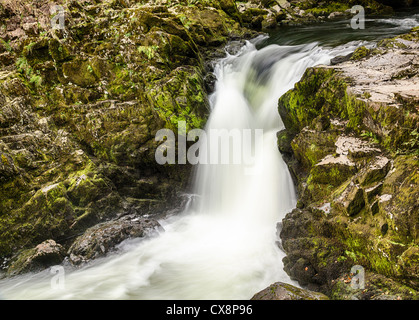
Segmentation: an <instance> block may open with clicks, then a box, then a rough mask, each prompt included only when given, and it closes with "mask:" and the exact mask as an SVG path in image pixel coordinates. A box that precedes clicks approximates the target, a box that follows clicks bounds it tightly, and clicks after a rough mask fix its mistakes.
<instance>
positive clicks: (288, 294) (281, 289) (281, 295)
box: [250, 282, 329, 300]
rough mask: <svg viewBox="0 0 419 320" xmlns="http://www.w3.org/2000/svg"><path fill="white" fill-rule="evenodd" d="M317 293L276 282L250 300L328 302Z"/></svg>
mask: <svg viewBox="0 0 419 320" xmlns="http://www.w3.org/2000/svg"><path fill="white" fill-rule="evenodd" d="M328 299H329V298H328V297H327V296H326V295H324V294H322V293H319V292H313V291H309V290H306V289H301V288H297V287H295V286H293V285H290V284H288V283H282V282H276V283H274V284H272V285H270V286H269V287H267V288H266V289H264V290H262V291H260V292H258V293H256V294H255V295H254V296H253V297H252V298H251V299H250V300H328Z"/></svg>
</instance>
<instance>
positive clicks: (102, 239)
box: [68, 216, 162, 265]
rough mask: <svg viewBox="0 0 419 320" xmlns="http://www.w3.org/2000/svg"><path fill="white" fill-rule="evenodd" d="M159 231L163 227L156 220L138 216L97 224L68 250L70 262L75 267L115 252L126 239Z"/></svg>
mask: <svg viewBox="0 0 419 320" xmlns="http://www.w3.org/2000/svg"><path fill="white" fill-rule="evenodd" d="M159 230H162V227H161V226H160V224H159V223H158V222H157V221H156V220H154V219H150V218H142V217H136V216H124V217H122V218H120V219H118V220H114V221H108V222H103V223H100V224H97V225H95V226H93V227H91V228H89V229H87V230H86V232H85V233H84V234H83V235H81V236H80V237H78V238H77V239H76V240H75V241H74V243H73V244H72V245H71V247H70V249H69V250H68V256H69V261H70V262H71V263H72V264H74V265H79V264H80V263H85V262H88V261H90V260H92V259H96V258H98V257H101V256H104V255H106V254H107V253H109V252H111V251H113V250H115V247H116V246H117V245H118V244H120V243H121V242H122V241H124V240H126V239H133V238H140V237H145V236H147V235H152V234H153V233H156V232H158V231H159Z"/></svg>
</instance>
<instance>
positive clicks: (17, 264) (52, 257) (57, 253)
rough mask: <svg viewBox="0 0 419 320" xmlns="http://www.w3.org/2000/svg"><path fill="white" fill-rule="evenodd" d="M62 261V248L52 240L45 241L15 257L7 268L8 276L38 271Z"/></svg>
mask: <svg viewBox="0 0 419 320" xmlns="http://www.w3.org/2000/svg"><path fill="white" fill-rule="evenodd" d="M63 259H64V247H63V246H61V245H60V244H57V243H56V242H55V241H54V240H46V241H44V242H42V243H41V244H39V245H37V246H36V247H35V248H33V249H27V250H24V251H22V252H21V253H19V254H18V255H17V258H15V259H14V260H13V261H12V262H11V264H10V267H9V268H8V271H7V274H8V275H9V276H13V275H17V274H21V273H23V272H28V271H39V270H42V269H45V268H47V267H50V266H53V265H57V264H60V263H61V262H62V261H63Z"/></svg>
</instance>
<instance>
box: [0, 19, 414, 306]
mask: <svg viewBox="0 0 419 320" xmlns="http://www.w3.org/2000/svg"><path fill="white" fill-rule="evenodd" d="M407 19H410V20H407ZM412 19H413V20H415V21H416V25H418V15H413V16H412V15H409V17H407V18H406V17H405V16H403V15H400V16H396V17H392V18H391V19H385V18H383V19H381V20H382V21H378V19H377V20H373V22H374V23H375V24H376V28H375V29H374V28H371V29H368V30H367V31H364V30H359V31H358V33H356V32H355V31H354V30H351V29H350V28H349V29H350V30H348V27H347V26H346V24H347V21H346V22H334V23H329V24H323V25H319V26H308V27H297V28H294V29H283V30H282V31H279V32H277V33H276V34H272V35H270V37H259V38H257V39H254V40H252V41H248V42H246V45H245V46H243V47H242V48H241V49H240V51H239V52H238V53H237V54H236V55H227V57H226V58H224V59H222V60H220V61H219V62H218V64H217V66H216V70H215V72H216V76H217V83H216V88H215V92H214V94H213V95H212V96H211V97H210V104H211V108H212V110H211V114H210V118H209V119H208V122H207V127H206V128H205V130H206V132H207V133H210V132H212V131H216V130H222V129H224V130H227V131H228V132H229V133H231V132H233V130H235V132H238V137H239V138H242V140H241V141H242V142H243V141H244V143H248V144H250V145H251V148H249V150H250V151H251V152H250V155H249V156H248V157H247V159H245V157H241V158H240V159H239V160H240V161H236V162H237V163H230V164H199V165H197V168H196V169H197V170H196V173H195V175H194V178H195V181H194V195H193V196H191V199H193V201H192V200H191V203H189V205H188V206H187V207H186V208H185V210H184V212H183V213H182V214H180V215H177V216H172V217H169V218H166V219H163V220H161V221H160V223H161V225H162V226H163V228H164V231H162V232H159V234H157V235H154V236H151V237H149V238H146V239H134V240H129V241H125V242H124V243H123V244H122V245H120V251H119V253H117V254H112V255H110V256H109V257H105V258H102V259H98V260H97V261H95V262H94V263H92V264H91V265H89V266H87V267H84V268H82V269H80V270H73V269H71V268H69V267H66V269H65V276H64V278H63V279H64V283H63V286H62V287H56V286H52V285H51V278H52V275H51V273H50V272H49V270H46V271H44V272H41V273H38V274H27V275H24V276H19V277H14V278H11V279H5V280H2V281H0V296H1V297H2V298H5V299H249V298H251V297H252V296H253V294H255V293H256V292H258V291H259V290H261V289H264V288H265V287H267V286H269V285H270V284H272V283H274V282H277V281H283V282H288V283H293V282H292V281H291V280H290V279H289V277H288V276H287V274H286V273H285V272H284V271H283V265H282V258H283V257H284V255H285V254H284V253H283V252H282V251H281V250H280V249H279V247H278V245H277V241H278V240H279V239H278V235H277V233H276V223H277V222H279V221H281V219H283V217H284V216H285V214H286V213H287V212H289V211H290V210H292V208H293V207H294V206H295V204H296V197H295V191H294V187H293V184H292V180H291V178H290V175H289V172H288V169H287V166H286V164H285V163H284V161H283V160H282V157H281V154H280V153H279V152H278V149H277V144H276V133H277V132H278V131H279V130H281V129H283V128H284V126H283V124H282V121H281V119H280V117H279V115H278V111H277V101H278V98H279V97H280V96H281V95H282V94H284V93H285V92H286V91H288V90H289V89H291V88H293V86H294V84H295V83H296V82H297V81H298V80H299V79H300V78H301V76H302V75H303V73H304V71H305V70H306V69H307V68H308V67H312V66H315V65H319V64H329V63H330V59H331V58H333V57H336V56H339V55H346V54H348V53H350V52H352V51H353V50H355V49H356V47H357V46H359V45H361V44H368V45H371V43H369V42H366V41H371V40H372V39H371V35H372V34H375V35H377V33H380V36H386V37H389V36H391V35H392V34H397V33H402V32H404V31H407V30H408V29H409V28H410V27H412V25H411V24H414V23H413V22H412ZM377 21H378V22H377ZM367 23H368V21H367ZM406 25H408V27H407V26H406ZM326 27H328V28H329V30H330V29H333V34H330V35H327V36H326V35H325V34H324V33H323V32H321V31H322V30H323V31H324V30H325V28H326ZM339 28H340V33H339V32H336V29H339ZM383 28H384V29H386V34H382V33H381V32H382V29H383ZM304 29H305V30H306V31H307V32H306V33H304ZM292 30H294V31H292ZM377 30H378V31H377ZM293 32H294V33H293ZM337 35H340V38H338V36H337ZM378 38H379V37H378V36H375V38H374V40H377V39H378ZM315 41H317V42H315ZM246 130H247V132H251V135H250V136H251V138H252V139H251V140H246V139H244V137H245V134H244V132H246ZM256 131H258V132H259V133H261V134H258V135H257V134H256ZM208 145H210V144H208ZM243 149H244V148H243ZM243 149H242V150H241V151H242V152H243ZM201 151H202V152H201ZM201 151H200V157H204V156H208V155H210V154H211V152H214V150H212V149H211V148H210V147H208V149H207V150H204V151H203V150H201ZM231 155H233V156H234V154H232V153H231V154H230V156H231ZM201 159H203V158H201ZM249 159H250V160H251V161H249Z"/></svg>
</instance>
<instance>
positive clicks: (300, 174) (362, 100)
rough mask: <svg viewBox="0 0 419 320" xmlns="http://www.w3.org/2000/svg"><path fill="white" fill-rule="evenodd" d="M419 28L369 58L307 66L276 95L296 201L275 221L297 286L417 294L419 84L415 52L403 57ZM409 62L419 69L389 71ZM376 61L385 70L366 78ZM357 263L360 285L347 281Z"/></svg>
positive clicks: (369, 295)
mask: <svg viewBox="0 0 419 320" xmlns="http://www.w3.org/2000/svg"><path fill="white" fill-rule="evenodd" d="M417 35H418V30H417V28H416V29H413V30H412V32H411V33H409V34H407V35H403V36H401V37H397V38H395V39H389V40H387V41H383V42H382V43H381V44H380V46H379V47H378V48H377V50H376V51H375V52H374V53H371V52H370V53H369V55H368V56H361V57H359V58H353V57H352V58H351V60H350V61H346V62H343V63H341V64H337V65H336V66H334V67H319V68H314V69H309V70H307V72H306V74H305V75H304V77H303V78H302V79H301V81H300V82H299V83H297V84H296V85H295V88H294V89H293V90H290V91H289V92H288V93H286V94H285V95H284V96H283V97H281V98H280V100H279V113H280V114H281V116H282V117H283V120H284V123H285V126H286V129H287V132H286V133H285V132H284V131H282V132H280V133H279V134H278V138H279V139H278V147H279V149H280V150H281V151H283V152H285V154H286V156H285V157H284V159H285V160H286V161H287V162H288V165H289V168H290V171H291V172H292V174H293V176H294V177H295V182H296V185H297V190H298V193H299V202H298V205H297V208H296V209H295V210H293V211H292V212H290V213H288V214H287V216H286V217H285V219H284V220H283V221H282V223H281V224H280V226H279V231H280V237H281V239H282V247H283V248H284V250H285V251H286V253H287V256H286V257H285V258H284V268H285V270H286V271H287V273H288V274H289V275H290V276H291V278H292V279H295V280H298V281H299V283H300V284H301V285H303V286H305V287H307V288H309V289H311V290H315V291H321V292H323V293H326V294H327V295H329V296H331V297H333V298H335V299H347V298H348V297H353V298H357V299H373V298H374V299H383V298H398V299H417V297H418V289H419V273H418V269H417V267H412V266H413V265H417V262H418V260H417V252H418V246H417V240H418V234H419V233H418V223H417V221H419V216H418V214H419V210H418V208H419V204H418V196H419V193H418V190H419V187H418V182H419V181H418V172H419V171H418V169H419V161H418V153H417V141H416V140H415V138H413V137H412V135H413V136H414V135H415V133H416V132H417V130H418V129H419V128H418V121H417V119H418V110H417V108H415V107H413V108H412V106H413V105H415V103H416V102H415V101H416V100H417V96H419V92H418V91H417V89H411V88H410V85H412V84H413V83H415V81H417V78H418V75H419V73H418V70H417V69H415V67H414V65H415V63H416V62H415V58H413V59H411V58H410V59H406V60H404V59H405V58H406V56H405V55H410V57H412V55H413V56H416V55H417V48H418V46H417V41H418V37H417ZM397 43H403V44H404V46H403V48H402V49H400V47H398V46H397ZM396 48H397V49H396ZM388 59H391V61H392V63H391V65H390V64H388V63H387V61H388ZM402 61H403V62H402ZM409 64H411V65H412V68H413V69H415V70H416V71H415V72H413V73H412V74H410V75H409V76H407V75H405V76H403V77H400V78H399V77H393V76H392V75H393V74H400V70H401V69H403V70H404V69H405V68H406V67H408V65H409ZM379 65H382V66H383V68H382V69H380V70H381V71H382V72H381V73H380V77H378V78H374V77H369V78H368V81H366V82H364V81H365V79H364V78H363V77H364V76H365V75H368V74H370V72H371V73H372V72H373V71H372V70H376V69H377V68H380V67H379ZM361 68H362V71H361ZM399 69H400V70H399ZM413 69H412V70H413ZM363 79H364V80H363ZM410 81H412V82H410ZM367 82H368V83H367ZM399 83H404V85H402V86H400V89H395V88H396V87H397V88H398V87H399V85H398V84H399ZM396 91H397V92H396ZM365 92H368V93H369V94H368V95H366V94H365ZM392 92H393V93H394V94H392ZM398 96H403V97H404V98H402V99H398V98H397V97H398ZM322 117H323V118H324V117H327V118H328V119H329V121H324V120H321V119H322ZM390 119H391V120H390ZM411 145H412V146H415V147H413V148H412V147H410V146H411ZM402 199H403V200H402ZM354 265H360V266H362V267H363V268H364V270H365V273H366V279H365V290H364V291H362V290H361V291H360V290H358V291H356V290H355V291H353V290H352V287H351V286H350V283H351V278H352V277H353V275H351V274H350V270H351V268H352V267H353V266H354ZM406 288H408V289H406ZM380 290H381V291H380ZM379 292H385V294H384V295H383V296H380V294H379Z"/></svg>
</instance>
